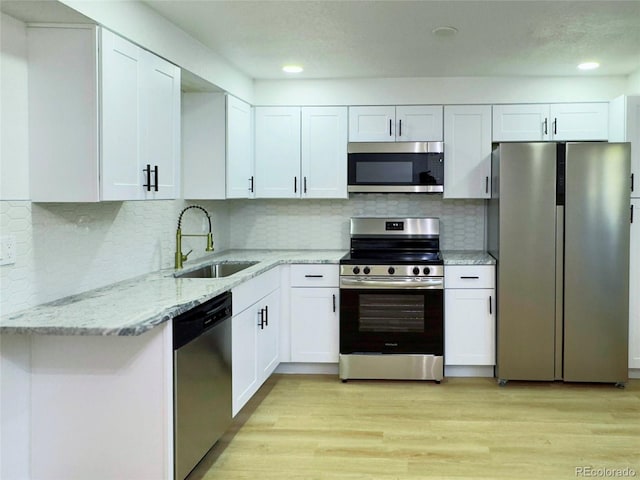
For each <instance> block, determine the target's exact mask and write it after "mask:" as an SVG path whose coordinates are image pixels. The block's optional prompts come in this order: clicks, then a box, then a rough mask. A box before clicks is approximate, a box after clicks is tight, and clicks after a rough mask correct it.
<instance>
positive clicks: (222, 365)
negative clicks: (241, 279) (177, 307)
mask: <svg viewBox="0 0 640 480" xmlns="http://www.w3.org/2000/svg"><path fill="white" fill-rule="evenodd" d="M173 383H174V393H173V396H174V397H173V398H174V406H173V409H174V410H173V413H174V417H173V418H174V473H175V475H174V477H175V479H176V480H183V479H184V478H185V477H186V476H187V475H188V474H189V472H191V470H193V468H194V467H195V466H196V465H197V464H198V462H199V461H200V460H201V459H202V457H204V455H205V454H206V453H207V452H208V451H209V450H210V449H211V447H212V446H213V445H214V444H215V443H216V442H217V441H218V439H219V438H220V437H221V436H222V434H223V433H224V432H225V430H226V429H227V428H228V427H229V425H230V424H231V403H232V399H231V292H226V293H224V294H222V295H218V296H217V297H215V298H213V299H211V300H209V301H207V302H205V303H203V304H201V305H198V306H197V307H195V308H193V309H191V310H189V311H188V312H186V313H183V314H182V315H179V316H178V317H176V318H175V319H174V321H173Z"/></svg>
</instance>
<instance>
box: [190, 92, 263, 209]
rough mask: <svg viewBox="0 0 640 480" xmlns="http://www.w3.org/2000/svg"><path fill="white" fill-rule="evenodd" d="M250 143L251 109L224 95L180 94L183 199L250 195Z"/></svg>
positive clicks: (203, 93) (241, 102) (245, 104)
mask: <svg viewBox="0 0 640 480" xmlns="http://www.w3.org/2000/svg"><path fill="white" fill-rule="evenodd" d="M252 145H253V135H252V110H251V106H250V105H249V104H248V103H245V102H243V101H242V100H238V99H237V98H235V97H232V96H230V95H225V94H224V93H212V92H197V93H195V92H194V93H191V92H190V93H184V94H183V95H182V192H183V197H184V198H189V199H208V200H217V199H224V198H249V197H251V196H252V192H251V182H252V179H251V177H252V175H253V153H252V152H253V148H252Z"/></svg>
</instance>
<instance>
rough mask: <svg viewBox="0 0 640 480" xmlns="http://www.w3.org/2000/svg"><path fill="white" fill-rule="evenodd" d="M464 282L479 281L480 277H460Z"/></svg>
mask: <svg viewBox="0 0 640 480" xmlns="http://www.w3.org/2000/svg"><path fill="white" fill-rule="evenodd" d="M460 278H462V279H464V280H478V279H479V278H480V277H460Z"/></svg>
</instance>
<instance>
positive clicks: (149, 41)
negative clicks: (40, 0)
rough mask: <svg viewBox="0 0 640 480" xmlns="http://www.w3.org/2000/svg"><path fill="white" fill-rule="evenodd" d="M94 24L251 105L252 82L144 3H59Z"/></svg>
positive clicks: (66, 0) (77, 0) (82, 0)
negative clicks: (102, 26)
mask: <svg viewBox="0 0 640 480" xmlns="http://www.w3.org/2000/svg"><path fill="white" fill-rule="evenodd" d="M60 1H61V3H63V4H65V5H67V6H69V7H71V8H73V9H74V10H76V11H78V12H80V13H82V14H83V15H85V16H87V17H89V18H91V19H92V20H94V21H95V22H97V23H99V24H101V25H104V26H105V27H107V28H109V29H110V30H113V31H114V32H116V33H119V34H120V35H122V36H123V37H126V38H128V39H129V40H131V41H132V42H134V43H137V44H138V45H140V46H142V47H144V48H146V49H148V50H151V51H152V52H154V53H156V54H157V55H159V56H161V57H164V58H166V59H167V60H169V61H170V62H173V63H175V64H176V65H178V66H180V67H182V68H184V69H186V70H189V71H190V72H192V73H194V74H196V75H198V76H200V77H202V78H203V79H205V80H207V81H209V82H211V83H212V84H214V85H216V86H218V87H220V88H221V89H223V90H225V91H227V92H229V93H231V94H233V95H235V96H236V97H238V98H241V99H243V100H245V101H247V102H249V103H252V102H253V81H252V80H251V79H250V78H249V77H248V76H246V75H244V74H243V73H241V72H240V71H238V70H236V69H235V68H234V67H232V66H231V65H230V64H229V63H228V62H227V61H226V60H224V59H223V58H222V57H221V56H220V55H218V54H216V53H214V52H213V51H212V50H210V49H209V48H208V47H205V46H204V45H203V44H202V43H201V42H199V41H198V40H196V39H195V38H193V37H191V36H190V35H188V34H187V33H186V32H184V31H183V30H181V29H180V28H178V27H177V26H176V25H174V24H173V23H171V22H169V21H168V20H166V19H165V18H164V17H162V16H161V15H159V14H158V13H156V12H155V11H153V10H152V9H151V8H149V7H148V6H147V5H145V4H143V3H141V2H131V1H120V2H117V1H115V2H114V1H112V0H111V1H109V0H107V1H102V0H94V1H87V0H60Z"/></svg>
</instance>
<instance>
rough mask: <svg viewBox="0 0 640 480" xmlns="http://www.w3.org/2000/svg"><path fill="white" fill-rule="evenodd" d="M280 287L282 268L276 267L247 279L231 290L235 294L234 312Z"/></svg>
mask: <svg viewBox="0 0 640 480" xmlns="http://www.w3.org/2000/svg"><path fill="white" fill-rule="evenodd" d="M279 287H280V268H279V267H275V268H272V269H271V270H268V271H266V272H264V273H263V274H261V275H258V276H257V277H254V278H252V279H251V280H247V281H246V282H244V283H242V284H240V285H238V286H237V287H235V288H234V289H232V290H231V293H232V295H233V298H232V301H233V314H234V315H237V314H238V313H240V312H242V311H243V310H246V309H247V307H249V306H251V305H252V304H254V303H256V302H257V301H258V300H260V299H262V298H264V297H266V296H267V295H268V294H269V293H271V292H273V291H274V290H276V289H277V288H279Z"/></svg>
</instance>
